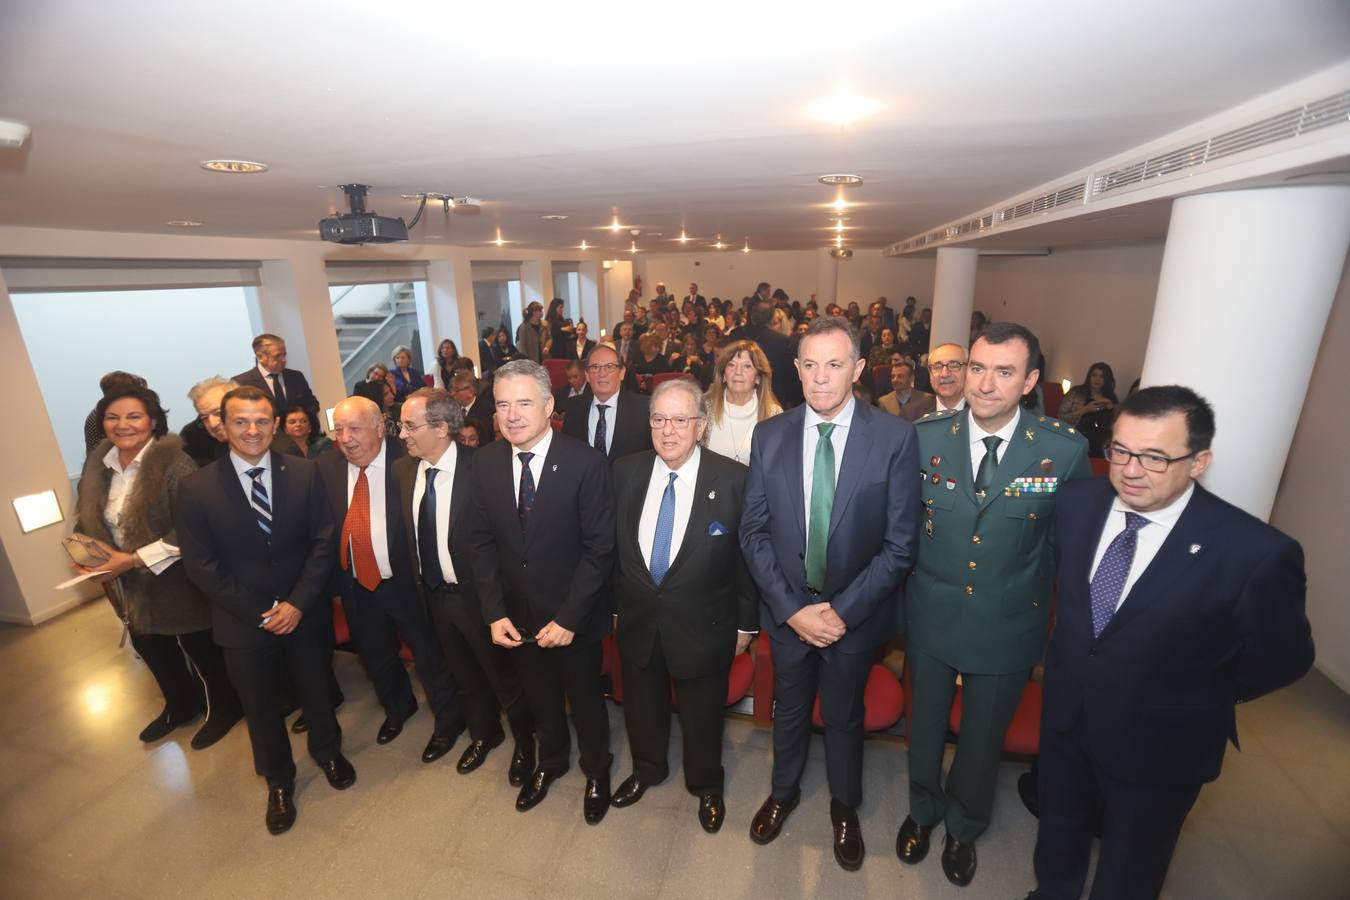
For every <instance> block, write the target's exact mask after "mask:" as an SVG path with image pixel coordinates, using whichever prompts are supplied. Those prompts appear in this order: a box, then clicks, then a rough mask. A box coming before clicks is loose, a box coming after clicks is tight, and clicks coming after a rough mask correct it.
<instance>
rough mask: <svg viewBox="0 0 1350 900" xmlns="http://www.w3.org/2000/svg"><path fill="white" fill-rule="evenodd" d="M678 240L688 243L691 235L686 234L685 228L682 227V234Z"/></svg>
mask: <svg viewBox="0 0 1350 900" xmlns="http://www.w3.org/2000/svg"><path fill="white" fill-rule="evenodd" d="M676 240H678V241H679V242H680V243H681V244H687V243H689V235H687V234H685V233H684V229H683V228H681V229H680V236H679V237H678V238H676Z"/></svg>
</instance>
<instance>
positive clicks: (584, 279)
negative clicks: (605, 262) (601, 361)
mask: <svg viewBox="0 0 1350 900" xmlns="http://www.w3.org/2000/svg"><path fill="white" fill-rule="evenodd" d="M601 275H602V272H601V270H600V261H599V260H598V259H587V260H582V261H581V263H580V264H579V265H578V266H577V276H578V277H577V281H578V282H579V283H580V284H581V297H580V298H578V299H579V300H580V306H581V317H582V318H583V319H585V320H586V322H587V324H588V325H589V326H590V332H591V335H592V339H593V340H597V341H598V340H600V329H601V328H603V329H605V331H606V333H608V331H609V329H610V328H613V327H614V323H613V322H604V321H602V320H601V319H600V287H601V282H602V280H603V279H602V277H601Z"/></svg>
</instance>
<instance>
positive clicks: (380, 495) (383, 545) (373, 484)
mask: <svg viewBox="0 0 1350 900" xmlns="http://www.w3.org/2000/svg"><path fill="white" fill-rule="evenodd" d="M384 466H385V446H384V442H383V441H381V442H380V452H379V453H377V454H375V458H374V459H372V460H371V461H370V463H369V464H368V465H367V466H366V484H367V485H368V486H369V487H370V544H371V546H372V547H373V548H374V549H375V565H376V566H378V567H379V569H380V578H393V577H394V570H393V567H391V566H390V565H389V529H388V527H387V526H388V522H389V520H388V519H386V518H385V516H386V514H387V513H386V509H387V508H386V506H385V493H386V491H385V489H384V479H385V469H384ZM360 477H361V467H360V466H354V465H352V464H351V463H347V509H348V511H350V510H351V506H352V493H353V492H354V491H355V490H356V480H357V479H358V478H360ZM347 552H348V557H347V558H348V559H349V560H350V561H351V564H352V570H351V571H352V577H353V578H355V577H357V576H358V575H359V574H360V573H359V572H357V571H356V554H355V553H352V552H351V548H350V547H348V548H347Z"/></svg>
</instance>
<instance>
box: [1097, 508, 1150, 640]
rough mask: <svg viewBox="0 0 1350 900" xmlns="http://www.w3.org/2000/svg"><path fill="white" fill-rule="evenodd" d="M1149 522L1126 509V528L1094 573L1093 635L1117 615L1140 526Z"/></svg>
mask: <svg viewBox="0 0 1350 900" xmlns="http://www.w3.org/2000/svg"><path fill="white" fill-rule="evenodd" d="M1147 524H1148V519H1145V518H1144V517H1143V516H1141V515H1139V514H1138V513H1132V512H1127V513H1126V514H1125V530H1124V531H1122V532H1121V533H1120V534H1118V535H1116V536H1115V538H1114V539H1112V541H1111V543H1110V545H1109V546H1107V548H1106V554H1105V555H1104V556H1102V561H1101V562H1100V563H1098V564H1097V573H1096V574H1095V575H1093V576H1092V635H1093V637H1097V636H1099V635H1100V634H1101V633H1102V629H1104V628H1106V625H1107V623H1108V622H1110V621H1111V617H1112V616H1114V615H1115V614H1116V606H1117V605H1119V603H1120V595H1121V592H1122V591H1124V590H1125V582H1126V580H1128V579H1129V577H1130V566H1132V565H1133V564H1134V550H1135V547H1137V546H1138V544H1139V529H1141V528H1143V527H1144V526H1145V525H1147Z"/></svg>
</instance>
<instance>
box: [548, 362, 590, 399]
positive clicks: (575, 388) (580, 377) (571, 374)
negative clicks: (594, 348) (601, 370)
mask: <svg viewBox="0 0 1350 900" xmlns="http://www.w3.org/2000/svg"><path fill="white" fill-rule="evenodd" d="M590 396H591V386H590V384H589V383H588V382H587V381H586V362H585V359H584V358H583V359H570V360H568V361H567V384H565V385H563V386H562V387H560V388H558V389H557V390H556V391H554V392H553V408H554V409H555V410H560V411H564V412H565V411H566V409H567V401H568V400H571V399H572V398H573V397H590Z"/></svg>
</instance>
